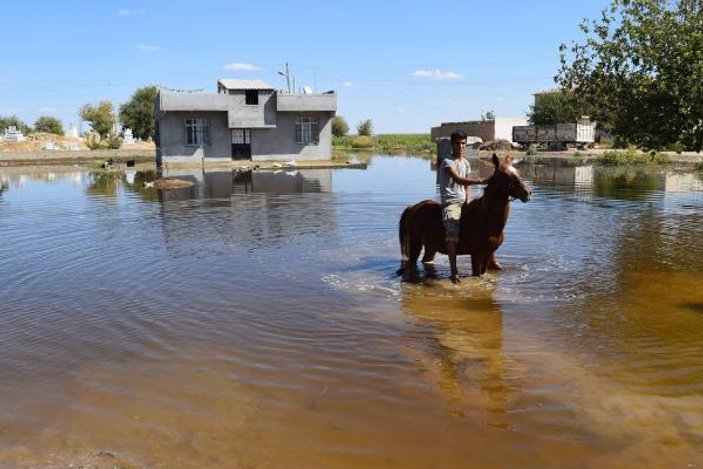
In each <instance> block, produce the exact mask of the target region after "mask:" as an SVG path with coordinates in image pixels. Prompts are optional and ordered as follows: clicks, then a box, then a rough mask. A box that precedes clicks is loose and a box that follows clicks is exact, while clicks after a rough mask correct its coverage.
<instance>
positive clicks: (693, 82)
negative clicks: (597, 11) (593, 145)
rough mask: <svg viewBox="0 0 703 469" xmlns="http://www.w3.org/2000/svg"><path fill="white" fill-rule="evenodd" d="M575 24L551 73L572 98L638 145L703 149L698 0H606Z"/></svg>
mask: <svg viewBox="0 0 703 469" xmlns="http://www.w3.org/2000/svg"><path fill="white" fill-rule="evenodd" d="M581 30H582V32H583V33H584V35H585V39H584V41H583V42H575V41H574V42H572V43H571V45H570V46H569V47H567V46H566V45H565V44H562V45H561V46H560V52H561V67H560V69H559V72H558V74H557V76H556V77H555V78H556V81H557V83H559V84H560V85H561V87H562V88H564V89H568V90H573V93H574V97H575V100H576V102H577V104H578V105H580V106H583V107H584V108H589V107H590V110H589V111H587V112H588V114H589V115H591V117H594V118H595V119H596V120H598V121H599V122H601V123H605V124H606V126H605V129H606V130H608V131H610V132H612V133H614V134H616V135H620V136H622V137H624V138H625V139H627V140H629V141H631V142H633V143H635V144H638V145H640V146H642V147H645V148H652V149H658V148H662V147H665V146H667V145H669V144H675V143H676V142H681V143H682V144H683V145H684V147H686V148H687V149H692V150H701V149H703V92H701V83H703V67H701V63H703V1H701V0H611V1H610V4H609V5H608V7H606V8H605V9H604V10H603V12H602V15H601V18H600V19H598V20H590V21H589V20H584V22H583V23H582V24H581Z"/></svg>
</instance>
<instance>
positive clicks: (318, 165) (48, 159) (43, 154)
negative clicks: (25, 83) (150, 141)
mask: <svg viewBox="0 0 703 469" xmlns="http://www.w3.org/2000/svg"><path fill="white" fill-rule="evenodd" d="M109 159H111V160H113V162H115V163H116V165H115V167H114V169H121V168H123V167H125V166H126V162H127V161H130V160H133V161H134V162H135V164H136V169H138V170H145V169H156V156H155V154H154V152H153V151H149V150H144V149H128V150H124V149H119V150H81V151H61V150H56V151H51V150H39V151H3V152H0V168H4V167H5V168H6V167H15V166H32V167H47V166H49V167H75V166H93V167H95V169H100V168H101V167H102V164H103V163H104V162H105V161H106V160H109ZM164 168H170V169H176V168H183V169H188V168H230V169H272V170H277V169H282V170H294V169H326V168H355V169H362V168H366V163H364V162H347V161H338V160H309V161H299V162H296V163H295V164H289V163H284V162H280V161H249V160H236V161H213V162H208V161H207V160H206V161H205V162H204V163H200V162H199V163H168V164H165V165H164Z"/></svg>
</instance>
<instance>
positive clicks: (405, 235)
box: [398, 154, 532, 276]
mask: <svg viewBox="0 0 703 469" xmlns="http://www.w3.org/2000/svg"><path fill="white" fill-rule="evenodd" d="M493 165H494V166H495V171H494V173H493V176H491V177H490V178H489V180H488V184H487V185H486V188H485V189H484V191H483V195H482V196H481V197H479V198H478V199H475V200H473V201H471V202H470V203H469V204H468V205H464V207H463V209H462V212H461V222H460V223H461V225H460V227H461V228H460V231H459V243H458V244H457V254H470V255H471V270H472V273H473V275H474V276H480V275H483V274H485V273H486V270H488V267H490V266H491V264H492V263H495V259H494V253H495V251H496V249H498V248H499V247H500V245H501V244H503V228H505V224H506V223H507V221H508V215H509V214H510V200H511V198H515V199H520V200H521V201H523V202H527V201H528V200H530V197H531V196H532V192H531V191H530V189H529V188H528V187H527V186H526V185H525V183H524V182H523V180H522V179H521V178H520V175H519V174H518V172H517V170H516V169H515V168H514V167H513V165H512V159H511V158H510V157H509V156H506V157H505V159H503V161H502V162H501V161H500V159H499V158H498V156H497V155H496V154H493ZM398 231H399V236H400V254H401V256H402V259H401V263H400V269H399V270H398V273H399V274H403V273H405V272H406V270H407V269H413V270H414V269H416V268H417V259H418V257H420V251H421V250H422V248H423V247H424V248H425V254H424V255H423V256H422V262H423V263H431V262H432V261H433V259H434V256H435V253H437V252H440V253H442V254H446V253H447V250H446V244H445V240H444V225H443V223H442V206H441V205H440V204H438V203H437V202H435V201H433V200H424V201H422V202H420V203H417V204H415V205H413V206H411V207H408V208H406V209H405V211H403V214H402V215H401V217H400V223H399V230H398ZM497 267H498V268H500V267H499V266H497Z"/></svg>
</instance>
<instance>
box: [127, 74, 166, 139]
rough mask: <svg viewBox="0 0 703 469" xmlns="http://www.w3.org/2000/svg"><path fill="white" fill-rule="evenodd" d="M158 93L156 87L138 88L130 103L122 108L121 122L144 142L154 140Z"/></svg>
mask: <svg viewBox="0 0 703 469" xmlns="http://www.w3.org/2000/svg"><path fill="white" fill-rule="evenodd" d="M158 92H159V90H158V88H157V87H156V86H145V87H143V88H138V89H137V90H136V91H135V92H134V94H133V95H132V97H131V98H130V99H129V101H127V102H126V103H124V104H122V105H121V106H120V122H122V125H123V126H124V127H129V128H130V129H131V130H132V135H134V136H135V137H137V138H141V139H142V140H147V139H153V138H154V100H155V99H156V94H157V93H158Z"/></svg>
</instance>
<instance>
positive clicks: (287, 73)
mask: <svg viewBox="0 0 703 469" xmlns="http://www.w3.org/2000/svg"><path fill="white" fill-rule="evenodd" d="M277 73H278V74H279V75H281V76H283V77H286V86H287V87H288V94H290V70H288V62H286V71H285V72H282V71H280V70H279V71H278V72H277Z"/></svg>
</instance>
